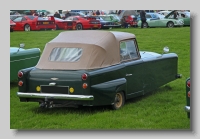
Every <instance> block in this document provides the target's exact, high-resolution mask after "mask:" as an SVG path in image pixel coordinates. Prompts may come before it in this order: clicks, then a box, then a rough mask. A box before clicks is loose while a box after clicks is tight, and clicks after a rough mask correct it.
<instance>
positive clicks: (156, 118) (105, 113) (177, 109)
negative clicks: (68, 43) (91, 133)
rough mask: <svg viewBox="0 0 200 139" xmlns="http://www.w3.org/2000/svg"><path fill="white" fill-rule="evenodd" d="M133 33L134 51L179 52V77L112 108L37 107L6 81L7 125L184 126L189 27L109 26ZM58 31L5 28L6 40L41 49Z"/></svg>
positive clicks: (86, 127)
mask: <svg viewBox="0 0 200 139" xmlns="http://www.w3.org/2000/svg"><path fill="white" fill-rule="evenodd" d="M112 30H116V31H124V32H130V33H133V34H135V35H136V38H137V42H138V45H139V49H140V50H147V51H153V52H158V53H162V49H163V47H164V46H168V47H169V48H170V52H175V53H177V54H178V56H179V61H178V72H179V73H181V74H182V75H183V76H182V78H181V79H178V80H175V81H173V82H170V83H168V84H166V85H164V86H162V87H160V88H158V89H157V90H155V91H153V92H151V93H149V94H147V95H145V96H141V97H137V98H134V99H131V100H128V101H126V103H125V105H124V106H123V107H122V108H121V109H120V110H117V111H113V110H110V109H109V107H107V106H105V107H82V108H54V109H40V108H39V107H38V106H39V105H38V103H33V102H30V103H25V102H23V103H22V102H19V98H18V97H17V96H16V92H17V91H18V88H17V85H16V84H17V83H16V82H13V83H10V128H11V129H68V130H76V129H77V130H89V129H90V130H92V129H95V130H96V129H97V130H137V129H150V130H158V129H164V130H169V129H187V130H188V129H190V119H188V118H187V115H186V112H185V111H184V106H185V105H186V98H185V92H186V91H185V80H186V79H187V78H188V77H189V76H190V27H180V28H179V27H178V28H148V29H141V28H128V29H121V28H119V29H112ZM60 32H62V31H31V32H12V33H10V45H11V46H18V45H19V44H20V43H25V48H35V47H38V48H40V49H41V51H43V49H44V46H45V44H46V43H47V42H49V41H50V40H52V39H53V38H54V37H56V36H57V35H58V34H59V33H60Z"/></svg>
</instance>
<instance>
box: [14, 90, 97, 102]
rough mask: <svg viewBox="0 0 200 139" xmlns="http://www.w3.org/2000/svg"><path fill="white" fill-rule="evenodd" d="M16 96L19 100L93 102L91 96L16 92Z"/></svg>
mask: <svg viewBox="0 0 200 139" xmlns="http://www.w3.org/2000/svg"><path fill="white" fill-rule="evenodd" d="M17 96H18V97H20V98H43V99H62V100H94V96H93V95H69V94H49V93H24V92H17Z"/></svg>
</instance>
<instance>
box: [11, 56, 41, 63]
mask: <svg viewBox="0 0 200 139" xmlns="http://www.w3.org/2000/svg"><path fill="white" fill-rule="evenodd" d="M38 57H40V56H35V57H29V58H24V59H19V60H13V61H10V62H16V61H21V60H27V59H32V58H38Z"/></svg>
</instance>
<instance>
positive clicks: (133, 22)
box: [124, 15, 137, 27]
mask: <svg viewBox="0 0 200 139" xmlns="http://www.w3.org/2000/svg"><path fill="white" fill-rule="evenodd" d="M124 18H125V22H126V23H128V26H131V27H137V19H136V18H135V17H134V15H129V16H124Z"/></svg>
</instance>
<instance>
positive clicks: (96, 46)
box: [36, 30, 135, 70]
mask: <svg viewBox="0 0 200 139" xmlns="http://www.w3.org/2000/svg"><path fill="white" fill-rule="evenodd" d="M133 38H135V35H134V34H131V33H126V32H116V31H103V30H77V31H76V30H75V31H65V32H61V33H60V34H59V35H58V36H57V37H55V38H54V39H53V40H51V41H50V42H48V43H47V44H46V46H45V48H44V51H43V53H42V55H41V58H40V60H39V62H38V64H37V65H36V67H37V68H40V69H60V70H63V69H67V70H78V69H95V68H103V67H107V66H110V65H115V64H118V63H120V51H119V50H120V49H119V44H120V41H122V40H126V39H133ZM55 47H64V48H68V47H71V48H82V49H83V52H82V56H81V58H80V60H79V61H76V62H57V61H56V62H52V61H49V56H50V53H51V52H52V50H53V49H54V48H55Z"/></svg>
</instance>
